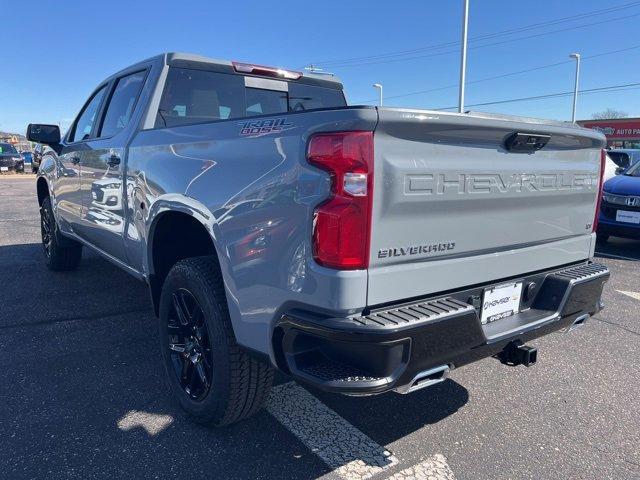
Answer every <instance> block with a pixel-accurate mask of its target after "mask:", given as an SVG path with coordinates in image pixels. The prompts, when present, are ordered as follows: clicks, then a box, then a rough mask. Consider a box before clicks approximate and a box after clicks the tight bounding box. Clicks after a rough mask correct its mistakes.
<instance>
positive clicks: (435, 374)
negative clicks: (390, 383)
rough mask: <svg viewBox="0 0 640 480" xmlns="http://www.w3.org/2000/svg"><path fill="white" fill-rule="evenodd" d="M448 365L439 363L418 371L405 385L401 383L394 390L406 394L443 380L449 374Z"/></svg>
mask: <svg viewBox="0 0 640 480" xmlns="http://www.w3.org/2000/svg"><path fill="white" fill-rule="evenodd" d="M449 371H450V368H449V365H440V366H439V367H435V368H431V369H429V370H425V371H423V372H420V373H418V374H417V375H416V376H415V377H413V380H411V382H409V383H408V384H407V385H403V386H401V387H398V388H396V389H395V391H396V392H398V393H401V394H403V395H404V394H407V393H411V392H415V391H416V390H421V389H423V388H427V387H430V386H432V385H435V384H437V383H440V382H443V381H444V380H445V379H446V378H447V376H448V375H449Z"/></svg>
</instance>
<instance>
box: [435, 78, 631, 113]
mask: <svg viewBox="0 0 640 480" xmlns="http://www.w3.org/2000/svg"><path fill="white" fill-rule="evenodd" d="M638 86H640V82H637V83H627V84H622V85H609V86H606V87H596V88H589V89H585V90H580V91H579V92H578V94H579V95H584V94H590V93H603V92H613V91H622V90H635V89H634V88H628V87H638ZM569 95H573V91H571V92H558V93H548V94H546V95H534V96H531V97H520V98H510V99H506V100H496V101H493V102H483V103H474V104H470V105H467V107H485V106H487V105H500V104H504V103H514V102H524V101H529V100H544V99H548V98H558V97H566V96H569ZM456 108H458V107H444V108H433V109H431V110H453V109H456Z"/></svg>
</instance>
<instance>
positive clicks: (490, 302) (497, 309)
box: [480, 282, 522, 324]
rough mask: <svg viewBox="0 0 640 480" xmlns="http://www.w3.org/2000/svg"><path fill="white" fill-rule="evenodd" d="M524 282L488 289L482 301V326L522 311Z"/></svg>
mask: <svg viewBox="0 0 640 480" xmlns="http://www.w3.org/2000/svg"><path fill="white" fill-rule="evenodd" d="M521 295H522V282H518V283H509V284H506V285H498V286H497V287H491V288H487V289H486V290H485V291H484V298H483V300H482V315H481V317H480V321H481V322H482V324H485V323H491V322H495V321H496V320H500V319H501V318H506V317H510V316H511V315H515V314H516V313H518V312H519V311H520V297H521Z"/></svg>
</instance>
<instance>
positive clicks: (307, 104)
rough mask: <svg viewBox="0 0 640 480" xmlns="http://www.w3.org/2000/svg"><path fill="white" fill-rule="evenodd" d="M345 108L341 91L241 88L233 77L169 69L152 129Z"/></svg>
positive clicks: (295, 86)
mask: <svg viewBox="0 0 640 480" xmlns="http://www.w3.org/2000/svg"><path fill="white" fill-rule="evenodd" d="M344 106H346V101H345V98H344V94H343V93H342V90H338V89H333V88H328V87H321V86H315V85H306V84H302V83H294V82H287V91H281V90H269V89H263V88H252V87H246V86H245V77H244V76H243V75H237V74H227V73H219V72H208V71H204V70H192V69H186V68H174V67H172V68H170V69H169V73H168V75H167V81H166V83H165V87H164V91H163V93H162V98H161V100H160V106H159V108H158V113H157V116H156V121H155V127H156V128H163V127H172V126H176V125H188V124H193V123H204V122H211V121H217V120H227V119H233V118H246V117H252V116H255V115H271V114H279V113H287V112H301V111H306V110H316V109H321V108H336V107H344Z"/></svg>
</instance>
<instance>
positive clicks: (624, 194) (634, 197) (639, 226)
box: [598, 163, 640, 242]
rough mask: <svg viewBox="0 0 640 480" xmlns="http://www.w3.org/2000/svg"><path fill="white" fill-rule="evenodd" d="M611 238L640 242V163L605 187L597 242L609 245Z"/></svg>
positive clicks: (617, 176)
mask: <svg viewBox="0 0 640 480" xmlns="http://www.w3.org/2000/svg"><path fill="white" fill-rule="evenodd" d="M610 235H613V236H616V237H626V238H635V239H638V240H640V163H635V164H634V165H632V166H631V167H629V168H628V169H627V170H626V171H624V172H622V173H621V174H620V175H616V176H615V177H613V178H611V179H609V180H607V181H606V182H605V184H604V187H603V192H602V206H601V207H600V217H599V219H598V240H599V241H601V242H606V241H607V239H608V238H609V236H610Z"/></svg>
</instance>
